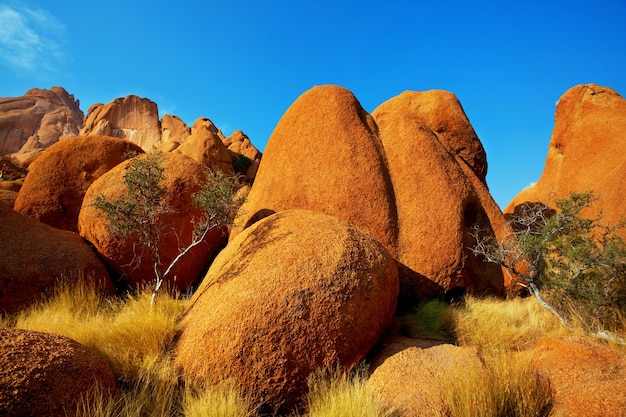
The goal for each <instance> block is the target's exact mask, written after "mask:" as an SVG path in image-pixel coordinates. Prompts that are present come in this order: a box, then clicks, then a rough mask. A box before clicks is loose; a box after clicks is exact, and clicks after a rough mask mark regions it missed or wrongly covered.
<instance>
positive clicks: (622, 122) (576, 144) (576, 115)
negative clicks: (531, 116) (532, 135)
mask: <svg viewBox="0 0 626 417" xmlns="http://www.w3.org/2000/svg"><path fill="white" fill-rule="evenodd" d="M554 118H555V124H554V130H553V131H552V138H551V140H550V146H549V148H548V156H547V158H546V163H545V166H544V170H543V173H542V174H541V178H540V179H539V181H537V183H536V184H535V185H533V186H531V187H529V188H527V189H525V190H523V191H522V192H520V193H519V194H518V195H517V196H516V197H515V198H514V199H513V201H511V202H510V203H509V205H508V206H507V207H506V209H505V210H504V212H505V213H513V212H514V210H515V207H516V206H518V205H521V204H523V203H524V202H543V203H547V204H549V205H550V206H554V200H555V199H558V198H567V197H569V195H570V193H572V192H584V191H589V190H592V191H593V192H594V194H595V195H596V196H598V197H600V198H599V200H598V201H597V202H596V203H595V204H594V207H595V208H596V209H597V210H601V211H602V214H603V216H604V221H605V222H608V223H611V224H616V223H617V222H619V221H623V220H624V219H626V204H624V195H626V153H625V149H626V100H624V98H622V97H621V96H620V95H619V94H618V93H617V92H615V91H613V90H611V89H610V88H607V87H601V86H599V85H596V84H585V85H577V86H575V87H572V88H571V89H569V90H568V91H567V92H565V94H563V96H562V97H561V98H560V100H559V101H558V103H557V106H556V114H555V117H554Z"/></svg>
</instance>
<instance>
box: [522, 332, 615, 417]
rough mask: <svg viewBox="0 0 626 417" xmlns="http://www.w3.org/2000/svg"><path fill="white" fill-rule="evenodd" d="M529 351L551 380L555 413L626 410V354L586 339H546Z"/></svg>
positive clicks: (562, 416)
mask: <svg viewBox="0 0 626 417" xmlns="http://www.w3.org/2000/svg"><path fill="white" fill-rule="evenodd" d="M528 354H529V355H530V356H531V358H532V362H531V366H532V367H533V368H535V369H536V370H537V371H538V373H539V374H540V375H543V376H545V377H547V378H548V379H549V380H550V387H551V388H552V390H553V392H554V406H553V409H552V414H551V415H553V416H554V417H566V416H585V417H602V416H623V415H625V414H626V354H625V353H624V352H623V351H621V350H617V349H614V348H610V347H608V346H606V345H604V344H601V343H593V342H591V341H589V340H584V339H576V338H571V339H558V338H548V339H544V340H542V341H541V342H539V344H538V345H537V346H536V347H535V348H534V349H533V350H532V351H530V352H528Z"/></svg>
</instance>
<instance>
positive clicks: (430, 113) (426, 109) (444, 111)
mask: <svg viewBox="0 0 626 417" xmlns="http://www.w3.org/2000/svg"><path fill="white" fill-rule="evenodd" d="M392 111H399V112H402V113H405V114H407V115H410V116H411V117H413V118H414V119H416V120H417V121H418V122H419V123H420V124H421V125H423V126H424V127H425V128H427V129H428V130H430V131H432V132H433V133H434V134H435V136H436V137H437V139H438V140H439V142H440V143H441V144H442V145H443V146H444V147H445V148H446V149H447V150H448V151H449V152H450V153H451V154H452V155H455V156H458V157H459V158H461V159H462V160H463V161H465V162H466V163H467V164H468V165H469V166H470V167H471V168H472V170H473V171H474V173H475V174H476V175H477V176H478V178H480V180H481V181H482V182H485V176H486V175H487V155H486V154H485V150H484V148H483V145H482V143H481V142H480V140H479V139H478V136H477V135H476V132H475V131H474V128H473V127H472V125H471V124H470V122H469V120H468V118H467V116H466V115H465V112H464V111H463V107H462V106H461V103H460V102H459V99H458V98H457V97H456V96H455V95H454V94H452V93H450V92H448V91H443V90H429V91H420V92H417V91H405V92H404V93H402V94H400V95H399V96H397V97H394V98H393V99H391V100H388V101H386V102H385V103H383V104H381V105H380V106H378V108H377V109H376V110H375V111H374V112H373V113H372V115H373V116H374V118H376V114H377V113H384V112H392Z"/></svg>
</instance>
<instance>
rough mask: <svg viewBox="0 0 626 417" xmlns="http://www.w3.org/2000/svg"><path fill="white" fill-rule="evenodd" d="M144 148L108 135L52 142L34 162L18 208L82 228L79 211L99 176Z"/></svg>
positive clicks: (64, 225) (62, 226)
mask: <svg viewBox="0 0 626 417" xmlns="http://www.w3.org/2000/svg"><path fill="white" fill-rule="evenodd" d="M139 153H143V150H142V149H141V148H140V147H139V146H137V145H135V144H134V143H132V142H129V141H127V140H122V139H118V138H112V137H107V136H78V137H74V138H70V139H66V140H63V141H60V142H57V143H56V144H54V145H52V146H51V147H50V148H48V150H47V151H46V152H44V153H43V154H42V155H41V156H40V157H39V158H37V160H36V161H35V162H34V163H33V164H32V165H31V167H30V172H29V174H28V176H27V177H26V179H25V181H24V185H23V186H22V188H21V190H20V193H19V196H18V198H17V201H16V202H15V207H14V209H15V211H17V212H18V213H22V214H25V215H27V216H29V217H32V218H34V219H36V220H39V221H41V222H43V223H46V224H48V225H50V226H53V227H56V228H58V229H65V230H69V231H72V232H78V213H79V211H80V208H81V206H82V203H83V197H84V196H85V193H86V192H87V189H88V188H89V186H90V185H91V183H92V182H94V181H95V180H96V179H97V178H98V177H100V176H101V175H102V174H104V173H105V172H107V171H109V170H110V169H111V168H113V167H115V166H116V165H118V164H119V163H121V162H122V161H124V160H126V159H128V158H130V156H132V155H133V154H134V155H136V154H139Z"/></svg>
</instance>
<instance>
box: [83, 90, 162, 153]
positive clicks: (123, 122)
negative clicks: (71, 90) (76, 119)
mask: <svg viewBox="0 0 626 417" xmlns="http://www.w3.org/2000/svg"><path fill="white" fill-rule="evenodd" d="M80 134H81V136H88V135H102V136H113V137H116V138H122V139H126V140H129V141H131V142H133V143H135V144H137V145H139V146H140V147H141V148H142V149H143V150H145V151H150V150H152V149H153V147H156V146H158V145H159V144H160V143H161V122H160V121H159V110H158V108H157V105H156V103H154V102H153V101H150V100H148V99H147V98H141V97H137V96H135V95H130V96H126V97H124V98H116V99H115V100H113V101H112V102H110V103H108V104H102V103H98V104H94V105H92V106H91V107H90V108H89V111H87V116H86V117H85V123H84V126H83V128H82V129H81V131H80Z"/></svg>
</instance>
